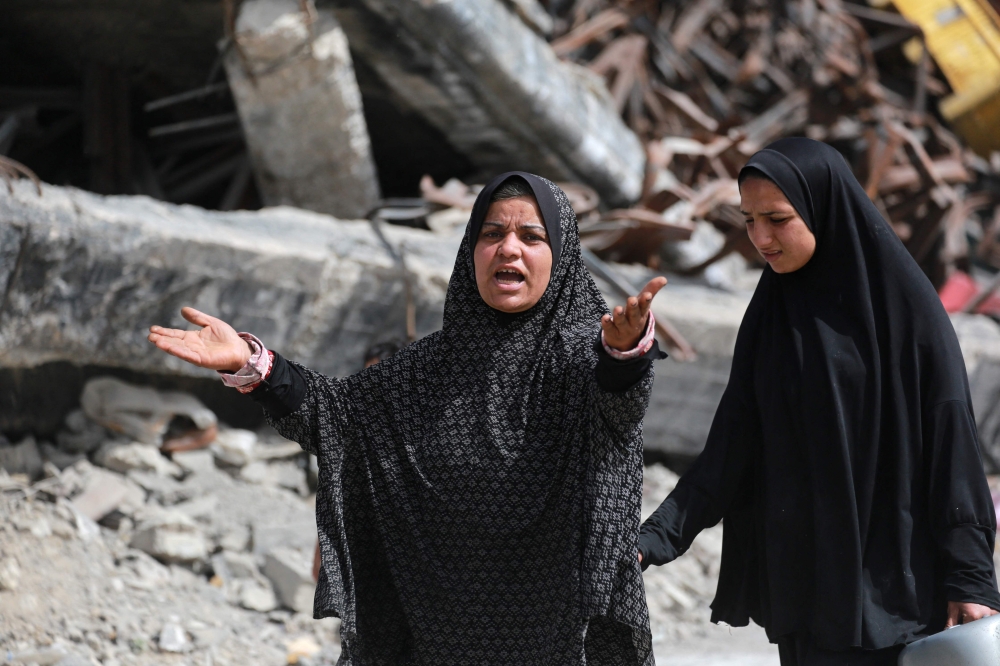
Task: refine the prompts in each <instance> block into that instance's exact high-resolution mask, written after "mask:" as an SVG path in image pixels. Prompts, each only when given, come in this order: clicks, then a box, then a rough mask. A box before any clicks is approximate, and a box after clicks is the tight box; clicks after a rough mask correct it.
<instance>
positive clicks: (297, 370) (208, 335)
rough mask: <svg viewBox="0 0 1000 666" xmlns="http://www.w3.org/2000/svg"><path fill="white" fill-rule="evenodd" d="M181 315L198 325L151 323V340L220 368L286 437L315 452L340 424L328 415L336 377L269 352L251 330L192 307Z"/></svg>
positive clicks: (191, 360)
mask: <svg viewBox="0 0 1000 666" xmlns="http://www.w3.org/2000/svg"><path fill="white" fill-rule="evenodd" d="M181 315H182V316H183V317H184V318H185V319H187V320H188V321H189V322H191V323H192V324H195V325H197V326H199V327H200V329H199V330H194V331H182V330H179V329H169V328H164V327H162V326H151V327H150V329H149V331H150V332H149V341H150V342H152V343H153V344H155V345H156V346H157V347H158V348H160V349H162V350H163V351H165V352H167V353H168V354H171V355H173V356H176V357H177V358H180V359H182V360H184V361H187V362H189V363H191V364H193V365H197V366H199V367H202V368H208V369H211V370H216V371H218V372H219V373H220V374H222V379H223V382H224V383H226V384H227V385H229V386H233V387H234V388H236V389H237V390H239V391H241V392H243V393H248V394H249V395H250V397H251V398H252V399H253V400H254V401H255V402H257V403H258V404H260V405H261V407H263V408H264V413H265V416H266V417H267V420H268V422H269V423H270V424H271V425H272V426H274V428H275V429H276V430H277V431H278V432H279V433H281V435H282V436H283V437H286V438H288V439H291V440H293V441H296V442H298V443H299V445H300V446H302V448H303V449H305V450H306V451H308V452H309V453H313V454H317V453H318V449H319V441H320V435H321V433H322V432H323V431H324V430H325V429H329V428H330V427H331V426H335V425H336V424H335V423H334V422H333V420H332V419H331V418H330V414H331V409H330V405H331V403H332V402H333V401H334V395H335V391H334V390H333V389H334V385H335V383H336V380H334V379H330V378H328V377H325V376H323V375H321V374H319V373H316V372H313V371H311V370H308V369H306V368H304V367H302V366H300V365H298V364H296V363H290V362H289V361H286V360H285V359H284V358H282V357H281V356H280V355H278V354H275V353H273V352H268V350H267V349H265V348H264V345H263V344H262V343H261V342H260V341H259V340H257V338H255V337H254V336H252V335H249V334H246V333H242V334H241V333H237V332H236V331H235V330H234V329H233V327H232V326H230V325H229V324H227V323H226V322H224V321H222V320H221V319H218V318H216V317H212V316H209V315H207V314H205V313H203V312H199V311H198V310H195V309H194V308H183V309H182V310H181Z"/></svg>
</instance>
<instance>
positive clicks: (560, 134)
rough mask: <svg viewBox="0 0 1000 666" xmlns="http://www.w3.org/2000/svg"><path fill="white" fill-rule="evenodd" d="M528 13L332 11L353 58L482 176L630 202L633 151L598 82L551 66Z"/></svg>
mask: <svg viewBox="0 0 1000 666" xmlns="http://www.w3.org/2000/svg"><path fill="white" fill-rule="evenodd" d="M533 4H534V3H533V2H523V1H519V2H513V3H510V4H505V3H504V2H501V1H500V0H431V1H423V0H401V1H399V2H384V1H382V0H360V1H359V2H352V3H335V5H334V8H333V11H334V13H335V14H336V15H337V18H338V20H339V21H340V23H341V25H343V26H344V30H345V32H346V33H347V37H348V39H349V41H350V44H351V49H352V51H353V52H354V53H355V54H357V57H358V58H359V59H363V60H364V61H365V62H366V63H367V65H368V66H369V67H371V68H372V69H373V70H375V72H376V73H377V74H378V76H379V77H380V78H381V79H382V81H383V82H384V83H385V84H386V85H387V86H388V87H389V89H390V90H392V92H393V93H394V94H395V97H396V98H397V99H398V100H399V103H400V104H401V105H402V106H405V107H408V108H409V109H411V110H412V111H413V112H415V113H417V114H419V115H420V116H421V117H422V118H424V119H425V120H426V121H427V122H428V123H430V124H431V125H432V126H433V127H434V128H435V129H437V130H438V131H439V132H441V134H442V135H444V138H445V140H447V141H448V143H449V144H450V145H451V146H453V147H454V148H455V149H456V150H457V151H458V152H459V153H461V154H462V155H463V156H465V157H466V158H467V159H468V160H469V161H471V162H472V163H473V164H474V165H475V167H476V168H477V169H478V170H479V171H480V173H481V174H483V175H488V174H496V173H501V172H503V171H510V170H526V171H531V172H534V173H538V174H541V175H544V176H547V177H549V178H551V179H553V180H560V181H561V180H573V181H580V182H584V183H587V184H588V185H590V186H591V187H593V188H594V189H595V190H597V192H598V193H599V194H600V195H601V197H602V198H604V199H605V200H606V201H608V202H610V203H612V204H616V205H617V204H624V203H629V202H632V201H634V200H635V199H637V198H638V197H639V195H640V193H641V191H642V180H643V176H644V173H645V171H644V170H645V164H646V156H645V152H644V150H643V147H642V144H641V143H640V141H639V139H638V137H637V136H636V135H635V134H634V133H633V132H632V131H631V130H630V129H628V127H626V125H625V123H624V122H623V121H622V119H621V117H620V116H619V114H618V113H617V110H616V109H615V106H614V102H613V100H612V99H611V97H610V95H609V94H608V92H607V89H606V88H605V87H604V84H603V82H602V81H601V80H600V78H599V77H596V76H595V75H594V74H592V73H590V72H588V71H587V70H586V69H584V68H582V67H578V66H576V65H573V64H571V63H565V62H561V61H560V60H559V58H557V57H556V55H555V53H554V52H553V51H552V49H551V48H550V47H549V45H548V43H546V41H545V40H544V39H543V38H542V37H541V36H539V35H538V34H537V33H536V32H535V30H534V29H533V27H532V25H531V19H530V18H529V19H528V21H527V22H526V21H525V19H524V18H522V17H524V16H529V15H530V16H538V12H537V11H533V10H532V9H531V8H530V7H531V5H533ZM542 20H543V21H544V19H542ZM535 28H538V26H537V25H535Z"/></svg>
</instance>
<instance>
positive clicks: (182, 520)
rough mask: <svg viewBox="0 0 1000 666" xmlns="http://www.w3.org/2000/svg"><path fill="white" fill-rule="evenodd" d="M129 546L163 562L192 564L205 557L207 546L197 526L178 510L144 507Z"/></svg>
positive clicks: (206, 555)
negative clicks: (145, 508)
mask: <svg viewBox="0 0 1000 666" xmlns="http://www.w3.org/2000/svg"><path fill="white" fill-rule="evenodd" d="M137 518H138V519H139V521H138V524H137V525H136V527H135V533H134V534H133V535H132V539H131V540H130V541H129V545H130V546H132V547H133V548H137V549H138V550H141V551H143V552H145V553H148V554H150V555H152V556H153V557H155V558H156V559H158V560H161V561H163V562H175V563H179V564H191V563H195V562H201V561H204V560H205V559H206V558H207V557H208V544H207V542H206V541H205V537H204V535H203V534H202V532H201V530H200V529H199V528H198V526H197V524H196V523H195V522H194V521H193V520H192V519H191V518H188V517H187V516H186V515H184V514H183V513H181V512H179V511H172V510H170V509H156V508H155V507H147V510H146V511H145V512H143V514H142V515H140V516H137Z"/></svg>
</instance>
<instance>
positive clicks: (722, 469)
mask: <svg viewBox="0 0 1000 666" xmlns="http://www.w3.org/2000/svg"><path fill="white" fill-rule="evenodd" d="M740 393H741V391H739V390H738V389H737V387H735V386H734V385H733V382H732V381H731V382H730V384H729V386H728V387H727V388H726V392H725V393H724V394H723V396H722V400H721V402H720V403H719V407H718V409H717V410H716V412H715V419H714V420H713V421H712V429H711V430H710V431H709V435H708V440H707V442H706V444H705V449H704V450H703V451H702V452H701V454H700V455H699V456H698V459H697V460H696V461H695V463H694V465H693V466H692V467H691V469H690V470H688V472H687V473H686V474H684V476H683V477H681V479H680V481H678V483H677V487H676V488H674V490H673V492H671V493H670V495H669V496H667V499H665V500H664V501H663V503H662V504H661V505H660V506H659V508H657V509H656V511H654V512H653V514H652V515H651V516H650V517H649V518H647V519H646V522H644V523H643V524H642V527H641V528H640V530H639V561H640V562H642V564H643V568H645V567H647V566H649V565H650V564H656V565H661V564H666V563H667V562H671V561H673V560H674V559H676V558H677V557H678V556H680V555H682V554H683V553H684V552H685V551H686V550H687V549H688V548H689V547H690V546H691V543H692V542H693V541H694V538H695V537H696V536H698V533H699V532H701V531H702V530H704V529H707V528H709V527H712V526H714V525H716V524H717V523H718V522H719V521H720V520H722V517H723V515H725V514H727V513H728V512H729V511H730V509H732V508H733V504H734V501H735V499H736V498H737V496H738V495H739V494H740V493H741V491H745V490H746V488H747V482H748V478H749V475H750V474H751V469H752V464H751V463H752V459H753V454H754V452H755V451H756V450H757V443H758V442H759V433H760V427H759V421H757V419H756V411H755V410H754V408H753V405H752V404H747V403H746V402H745V401H744V399H743V397H742V396H741V395H740Z"/></svg>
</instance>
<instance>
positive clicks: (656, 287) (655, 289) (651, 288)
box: [642, 276, 667, 300]
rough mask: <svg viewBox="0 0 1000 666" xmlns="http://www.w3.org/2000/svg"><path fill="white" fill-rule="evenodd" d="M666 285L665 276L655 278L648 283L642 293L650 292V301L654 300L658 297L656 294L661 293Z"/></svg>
mask: <svg viewBox="0 0 1000 666" xmlns="http://www.w3.org/2000/svg"><path fill="white" fill-rule="evenodd" d="M666 284H667V278H665V277H663V276H660V277H655V278H653V279H652V280H650V281H649V282H647V283H646V286H645V287H643V288H642V291H643V292H644V293H645V292H649V294H650V300H652V297H653V296H656V294H657V293H659V291H660V290H661V289H663V287H665V286H666Z"/></svg>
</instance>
